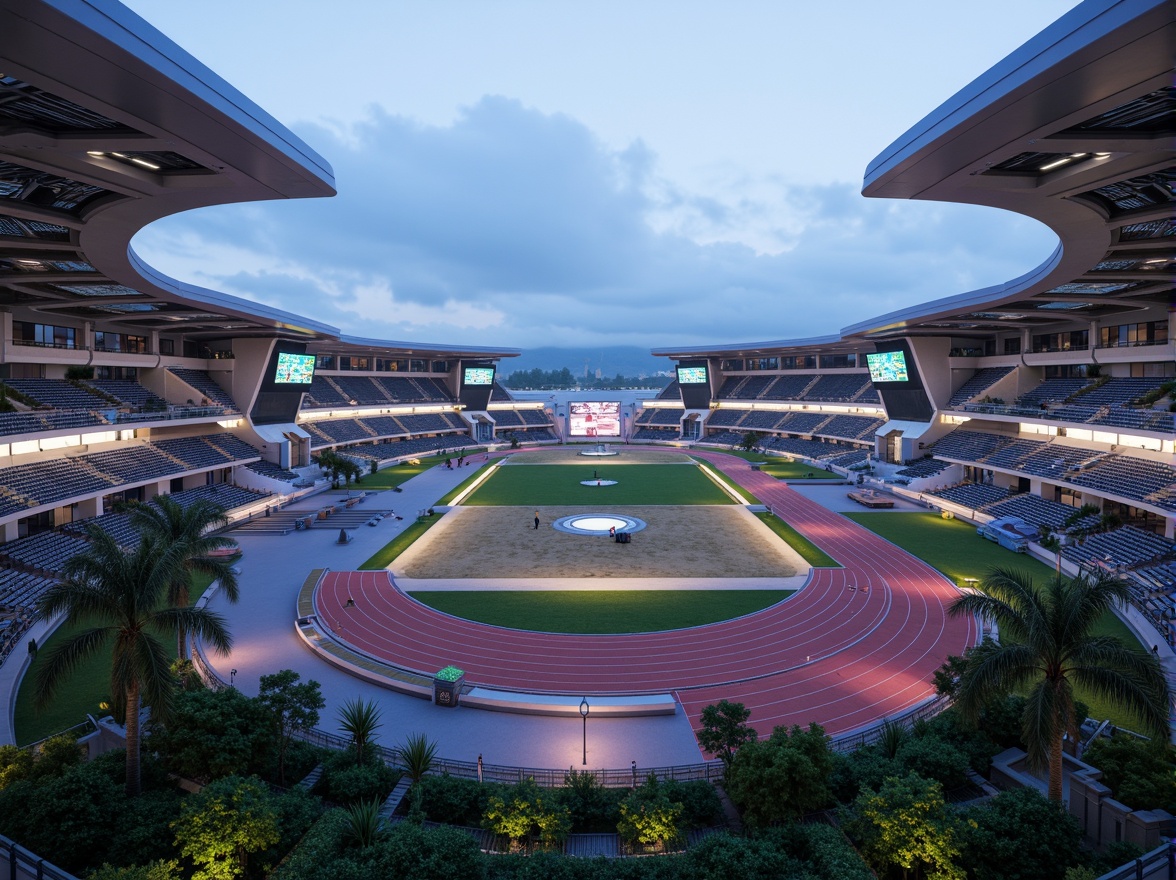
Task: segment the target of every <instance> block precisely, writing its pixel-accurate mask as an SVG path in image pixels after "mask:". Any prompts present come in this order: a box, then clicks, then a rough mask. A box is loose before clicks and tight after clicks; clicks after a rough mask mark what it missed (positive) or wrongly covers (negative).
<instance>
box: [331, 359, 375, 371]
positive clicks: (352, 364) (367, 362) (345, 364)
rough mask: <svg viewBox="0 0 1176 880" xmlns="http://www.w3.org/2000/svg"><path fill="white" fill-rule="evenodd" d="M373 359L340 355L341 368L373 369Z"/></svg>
mask: <svg viewBox="0 0 1176 880" xmlns="http://www.w3.org/2000/svg"><path fill="white" fill-rule="evenodd" d="M371 368H372V359H371V358H368V357H340V358H339V369H340V370H366V371H369V372H370V371H371Z"/></svg>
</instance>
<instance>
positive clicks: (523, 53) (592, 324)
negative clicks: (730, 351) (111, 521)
mask: <svg viewBox="0 0 1176 880" xmlns="http://www.w3.org/2000/svg"><path fill="white" fill-rule="evenodd" d="M128 5H129V6H130V7H131V8H132V9H133V10H134V11H135V12H137V13H138V14H139V15H141V16H143V17H144V18H145V19H146V20H147V21H148V22H150V23H151V24H152V25H154V26H155V27H157V28H159V29H160V30H161V31H163V33H165V34H166V35H167V36H169V37H171V38H172V39H173V40H175V41H176V42H177V43H178V44H179V45H180V46H182V47H183V48H185V49H186V50H188V51H189V52H191V53H192V54H193V55H194V56H195V57H196V58H197V59H198V60H199V61H201V62H203V63H204V64H206V65H207V66H208V67H210V68H211V69H212V70H213V71H215V72H216V73H217V74H219V75H220V76H222V77H223V78H224V79H225V80H227V81H228V82H229V83H230V84H231V85H233V86H234V87H236V88H237V89H239V90H240V91H241V92H242V93H244V94H245V95H246V96H247V97H249V98H250V99H251V100H253V101H255V102H256V103H257V104H259V105H260V106H261V107H262V108H264V109H265V110H266V111H267V112H269V113H271V114H272V115H273V116H275V117H276V118H277V119H278V120H280V121H281V122H282V123H283V124H285V125H287V126H288V127H289V128H291V129H292V130H293V131H294V132H296V133H297V134H298V135H299V136H300V137H302V138H303V139H304V140H305V141H306V142H307V143H308V144H309V145H310V146H311V147H312V148H313V149H314V150H315V151H317V152H318V153H320V154H321V155H322V156H323V157H324V158H325V159H326V160H327V161H328V162H329V163H330V164H331V166H332V167H333V168H334V170H335V176H336V184H337V186H338V189H339V195H338V196H337V197H335V198H334V199H329V200H322V199H320V200H307V201H297V202H281V203H270V204H256V205H245V206H226V207H220V208H212V209H205V210H201V211H197V212H192V213H190V214H186V215H182V216H178V217H173V218H168V219H165V220H163V221H160V222H158V223H156V224H154V225H153V226H151V227H149V228H148V229H146V230H144V231H143V232H141V233H140V234H139V235H138V236H137V237H136V238H135V241H134V247H135V249H136V250H137V251H138V252H139V253H140V254H141V255H142V256H143V257H144V258H145V259H147V261H148V262H150V263H151V264H152V265H154V266H156V267H157V268H158V269H160V270H161V271H163V272H165V273H167V274H169V275H172V276H173V277H176V278H178V279H180V280H183V281H186V282H189V283H194V284H199V285H202V286H206V287H210V288H212V289H215V290H220V291H225V292H228V293H233V294H236V295H239V296H244V297H247V298H250V299H254V300H257V301H260V302H264V303H267V304H270V305H273V306H277V307H279V308H284V309H287V310H289V311H293V312H296V313H299V314H305V315H308V316H311V317H313V318H315V319H318V320H321V321H325V322H327V323H329V324H333V325H335V326H337V327H339V328H341V329H342V330H343V331H344V332H345V333H348V334H353V335H357V336H365V337H376V338H381V339H388V340H395V341H400V342H428V343H438V344H454V345H458V344H473V345H488V346H506V347H517V348H523V349H526V348H530V347H536V346H551V345H555V346H597V345H638V346H642V347H645V348H650V347H668V346H674V345H683V346H687V345H718V344H727V343H738V342H752V341H760V340H775V339H790V338H802V337H808V336H817V335H825V334H830V333H836V332H837V331H838V330H839V329H840V328H842V327H844V326H847V325H849V324H853V323H856V322H858V321H860V320H863V319H865V318H868V317H870V316H873V315H878V314H882V313H884V312H888V311H891V310H893V309H897V308H902V307H905V306H909V305H913V304H915V303H919V302H925V301H927V300H930V299H934V298H938V297H941V296H949V295H953V294H957V293H962V292H965V291H968V290H972V289H975V288H979V287H984V286H987V285H990V284H997V283H1001V282H1004V281H1007V280H1009V279H1011V278H1014V277H1016V276H1018V275H1020V274H1022V273H1024V272H1026V271H1028V270H1029V269H1031V268H1033V267H1034V266H1036V265H1038V264H1039V263H1041V262H1043V261H1044V260H1045V259H1046V258H1047V257H1048V256H1049V254H1050V253H1051V252H1052V250H1053V248H1054V245H1055V243H1056V237H1055V236H1054V235H1053V233H1052V232H1050V231H1049V230H1048V229H1047V228H1045V227H1043V226H1041V225H1040V224H1038V223H1037V222H1035V221H1032V220H1028V219H1026V218H1022V217H1019V216H1017V215H1013V214H1008V213H1004V212H1000V211H996V210H991V209H982V208H976V207H968V206H958V205H943V204H933V203H915V202H889V201H880V200H874V199H865V198H863V197H862V196H861V195H860V189H861V180H862V175H863V173H864V171H865V168H866V165H867V164H868V163H869V162H870V160H872V159H873V158H874V157H875V156H876V155H877V154H878V153H880V152H881V151H882V150H883V149H884V148H885V147H886V146H887V145H888V144H890V143H891V142H892V141H893V140H894V139H895V138H897V137H898V136H899V135H901V134H902V133H903V132H904V131H906V130H907V129H908V128H910V127H911V126H913V125H914V124H915V123H917V122H918V121H919V120H920V119H922V118H923V117H924V116H926V115H927V114H929V113H930V112H931V111H932V110H934V109H935V108H936V107H937V106H938V105H939V104H941V103H942V102H944V101H946V100H947V99H948V98H950V97H951V95H952V94H954V93H955V92H956V91H958V90H959V89H960V88H962V87H964V86H965V85H967V84H968V83H969V82H970V81H971V80H973V79H974V78H976V77H977V76H979V75H981V74H982V73H984V72H985V71H986V70H987V69H988V68H990V67H991V66H993V65H994V64H995V63H997V62H998V61H1000V60H1001V59H1002V58H1004V57H1005V56H1006V55H1008V54H1009V53H1010V52H1012V51H1013V50H1014V49H1016V48H1017V47H1018V46H1019V45H1021V44H1022V43H1024V42H1025V41H1026V40H1028V39H1029V38H1030V37H1032V36H1033V35H1034V34H1036V33H1037V32H1038V31H1040V30H1042V29H1043V28H1044V27H1046V26H1047V25H1048V24H1050V23H1051V22H1052V21H1054V20H1055V19H1057V18H1058V17H1060V16H1061V15H1062V14H1064V13H1065V12H1066V11H1068V10H1069V9H1071V8H1073V6H1074V5H1076V4H1075V3H1074V2H1072V0H1034V2H1032V3H1025V2H1016V3H1014V2H1011V0H989V2H987V3H986V4H985V5H984V7H983V14H982V15H981V14H978V13H979V11H980V10H979V8H978V7H975V6H972V5H968V4H945V3H935V2H929V0H928V2H913V0H908V2H891V3H887V4H883V5H880V4H876V3H865V2H858V0H847V2H842V3H835V4H834V3H828V4H801V3H794V2H735V3H730V4H718V3H713V2H711V3H697V2H638V3H633V2H628V3H619V2H598V3H592V4H586V3H582V4H575V5H571V4H564V3H540V2H500V3H456V2H445V0H440V2H429V3H425V2H420V3H404V2H388V3H384V2H363V3H361V2H349V0H342V2H339V3H335V4H323V3H321V2H315V3H309V2H302V0H294V2H276V0H257V2H246V3H240V2H233V3H230V2H227V0H202V2H200V3H198V4H177V3H173V2H171V0H131V2H129V3H128Z"/></svg>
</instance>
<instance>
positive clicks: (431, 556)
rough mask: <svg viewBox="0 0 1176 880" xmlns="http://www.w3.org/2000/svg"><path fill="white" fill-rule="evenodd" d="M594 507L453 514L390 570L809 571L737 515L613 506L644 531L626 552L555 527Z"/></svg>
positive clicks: (444, 574) (541, 573) (604, 508)
mask: <svg viewBox="0 0 1176 880" xmlns="http://www.w3.org/2000/svg"><path fill="white" fill-rule="evenodd" d="M608 512H610V509H609V507H608V505H607V504H604V505H601V506H600V507H599V508H597V507H591V508H588V507H540V508H539V520H540V522H539V528H538V529H535V528H534V515H535V508H534V507H460V508H453V509H451V510H450V511H449V512H448V513H446V514H445V515H444V517H443V518H442V520H441V521H440V522H438V523H437V524H436V525H434V526H433V527H432V528H431V529H429V530H428V531H427V532H426V533H425V534H424V536H422V538H421V539H420V540H418V541H417V542H416V543H415V544H413V546H412V547H411V548H409V550H408V551H406V552H405V553H403V554H401V556H400V557H399V558H398V559H397V560H396V561H395V562H393V564H392V571H393V573H394V574H396V575H399V576H402V577H409V578H419V579H427V578H502V579H508V578H561V577H566V578H584V577H600V578H610V577H618V578H620V577H623V578H667V577H682V578H723V577H731V578H780V577H791V576H793V575H796V574H803V573H805V572H807V571H808V570H809V566H808V564H807V563H806V562H805V561H804V560H803V559H801V558H800V556H798V555H797V554H796V552H795V551H794V550H793V549H792V548H791V547H789V546H788V545H787V544H786V543H784V541H782V540H781V539H780V538H778V537H776V535H775V534H774V533H773V532H772V531H771V530H770V529H768V527H767V526H765V525H764V524H763V523H761V522H760V521H759V520H758V519H756V517H755V516H754V515H753V514H751V513H750V512H749V511H747V510H746V509H745V508H743V507H736V506H687V507H669V506H652V507H642V506H617V507H615V508H613V509H612V512H615V513H621V514H624V515H626V516H632V517H636V518H638V519H642V520H644V521H645V522H646V524H647V527H646V528H645V529H643V530H642V531H640V532H637V533H636V534H634V535H633V541H632V543H631V544H617V543H615V542H614V541H612V540H611V539H610V538H609V537H608V536H607V535H603V536H599V537H597V536H586V535H569V534H565V533H563V532H559V531H556V530H555V529H554V528H552V525H551V524H552V522H554V521H555V520H557V519H559V518H560V517H562V516H570V515H572V514H584V513H608Z"/></svg>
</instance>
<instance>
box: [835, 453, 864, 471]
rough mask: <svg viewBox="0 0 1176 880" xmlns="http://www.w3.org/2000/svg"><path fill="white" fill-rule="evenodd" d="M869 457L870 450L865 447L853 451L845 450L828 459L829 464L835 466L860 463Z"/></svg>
mask: <svg viewBox="0 0 1176 880" xmlns="http://www.w3.org/2000/svg"><path fill="white" fill-rule="evenodd" d="M869 457H870V452H869V450H867V449H855V450H854V451H853V452H846V453H843V454H842V455H839V456H837V457H836V458H831V459H829V464H831V465H835V466H836V467H843V468H847V467H853V466H854V465H855V464H860V463H861V462H863V461H865V460H866V459H867V458H869Z"/></svg>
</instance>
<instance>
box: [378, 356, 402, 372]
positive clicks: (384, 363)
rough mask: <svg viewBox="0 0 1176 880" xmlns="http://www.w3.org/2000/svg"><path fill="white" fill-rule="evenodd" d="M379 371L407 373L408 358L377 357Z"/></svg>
mask: <svg viewBox="0 0 1176 880" xmlns="http://www.w3.org/2000/svg"><path fill="white" fill-rule="evenodd" d="M376 372H377V373H407V372H408V358H376Z"/></svg>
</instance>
